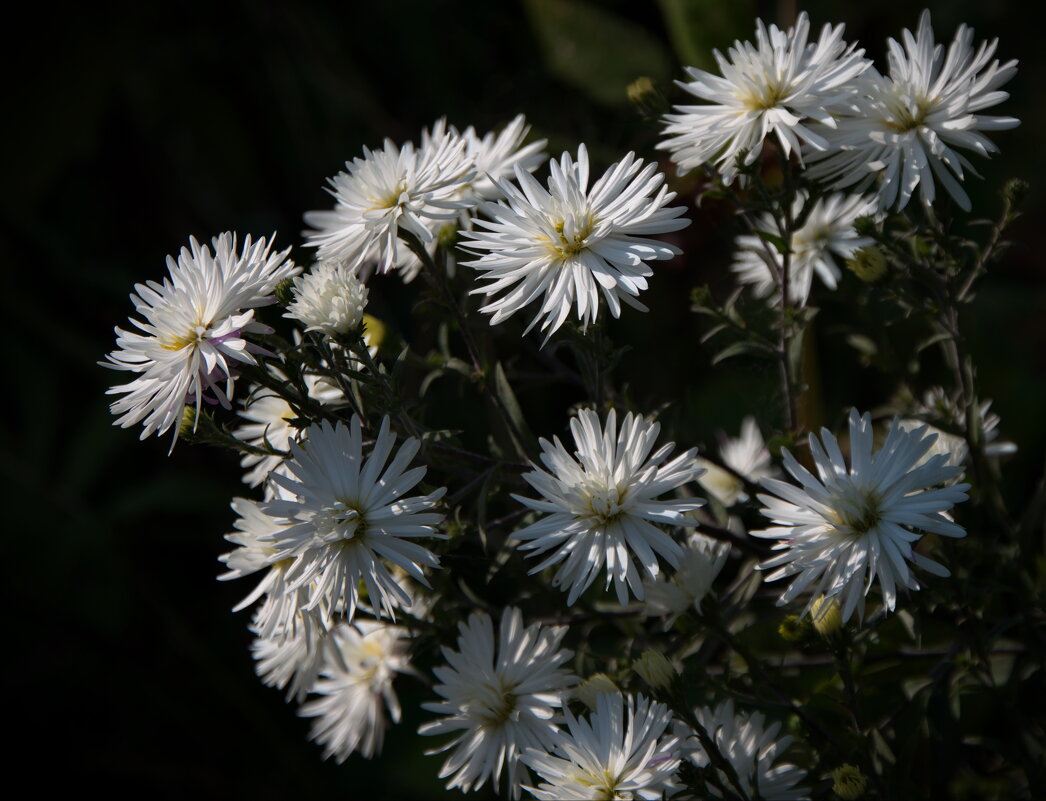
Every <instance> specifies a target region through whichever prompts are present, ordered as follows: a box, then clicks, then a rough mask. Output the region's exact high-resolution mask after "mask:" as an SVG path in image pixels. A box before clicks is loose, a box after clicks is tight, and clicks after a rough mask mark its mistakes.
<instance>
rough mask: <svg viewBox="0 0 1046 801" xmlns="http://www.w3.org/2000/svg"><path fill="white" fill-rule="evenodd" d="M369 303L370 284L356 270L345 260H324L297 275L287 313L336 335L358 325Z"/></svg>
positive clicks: (307, 327)
mask: <svg viewBox="0 0 1046 801" xmlns="http://www.w3.org/2000/svg"><path fill="white" fill-rule="evenodd" d="M366 306H367V287H366V286H364V285H363V282H362V281H360V279H359V278H357V277H356V273H355V271H354V270H353V269H352V268H350V267H349V266H348V265H347V264H345V263H344V262H332V261H324V262H320V263H319V264H317V265H315V266H314V267H313V268H312V269H311V270H310V271H309V272H308V273H306V274H304V275H299V276H298V277H297V278H295V279H294V300H293V301H292V302H291V304H290V305H289V306H288V307H287V313H286V314H285V315H283V316H284V317H288V318H290V319H293V320H298V321H300V322H301V323H303V324H304V325H305V330H306V331H322V332H323V333H325V334H326V335H327V336H331V337H333V336H336V335H337V334H344V333H346V332H347V331H351V330H353V329H354V328H356V327H357V326H358V325H359V324H360V322H361V321H362V320H363V310H364V308H365V307H366Z"/></svg>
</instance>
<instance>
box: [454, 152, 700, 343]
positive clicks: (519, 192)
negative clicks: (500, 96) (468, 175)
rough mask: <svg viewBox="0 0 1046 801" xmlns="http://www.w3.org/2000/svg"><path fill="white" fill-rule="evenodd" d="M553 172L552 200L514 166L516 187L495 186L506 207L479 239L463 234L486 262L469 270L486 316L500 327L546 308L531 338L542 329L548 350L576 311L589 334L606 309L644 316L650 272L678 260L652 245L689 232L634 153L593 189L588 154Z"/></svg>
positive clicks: (565, 159) (479, 224)
mask: <svg viewBox="0 0 1046 801" xmlns="http://www.w3.org/2000/svg"><path fill="white" fill-rule="evenodd" d="M550 165H551V171H552V175H551V177H550V178H549V182H548V189H547V190H546V189H545V188H544V187H542V186H541V184H539V183H538V182H537V181H536V180H535V179H534V178H533V177H532V176H531V175H530V174H529V173H528V172H527V171H526V170H525V169H521V168H520V166H519V165H517V166H516V167H515V173H516V182H517V183H518V184H519V186H518V187H517V186H515V185H514V184H510V183H508V182H506V181H498V182H497V185H498V188H499V189H500V191H501V193H502V194H503V195H504V198H505V199H504V200H501V201H498V202H497V203H485V204H482V205H481V206H480V211H481V212H482V213H483V214H484V215H485V217H486V218H488V219H482V218H480V219H475V220H474V221H473V223H474V226H475V228H476V229H477V230H474V231H462V235H463V236H464V237H465V238H466V239H467V240H468V242H467V243H466V244H465V248H466V249H467V250H471V251H474V252H476V253H480V254H482V255H481V256H480V258H478V259H476V260H474V261H470V262H464V263H465V264H466V265H467V266H470V267H472V268H473V269H475V270H478V271H479V272H480V273H482V275H481V276H480V280H482V281H485V282H487V283H486V284H484V285H483V286H481V287H479V288H477V289H474V290H472V292H473V293H481V294H484V295H486V296H487V297H488V298H492V300H491V301H490V302H489V303H487V304H486V305H485V306H483V307H481V308H480V311H482V312H484V313H487V314H490V315H492V316H491V319H490V323H491V325H496V324H497V323H500V322H501V321H502V320H505V319H507V318H509V317H511V316H512V315H513V314H515V313H516V312H518V311H521V310H522V309H523V308H525V307H526V306H529V305H531V304H532V303H537V304H540V305H539V308H538V312H537V314H536V315H535V316H534V317H533V318H532V319H531V321H530V325H529V326H528V327H527V331H529V330H530V329H531V328H533V327H534V326H535V325H536V324H537V323H538V322H539V321H540V322H541V330H542V331H545V332H546V337H545V338H546V340H547V339H548V337H549V336H551V335H552V333H553V332H555V331H556V330H557V329H558V328H559V327H560V326H561V325H563V323H564V322H565V321H566V319H567V317H569V316H570V313H571V310H572V309H574V308H575V306H576V309H577V318H578V320H580V321H581V322H582V324H583V325H585V326H587V325H588V324H589V323H592V322H595V320H596V318H597V316H598V314H599V305H600V300H601V299H602V300H603V301H605V302H606V304H607V307H608V308H609V310H610V313H611V314H612V315H613V316H614V317H618V316H620V314H621V304H622V302H624V303H626V304H628V305H630V306H633V307H635V308H638V309H642V310H644V311H645V310H646V307H645V306H643V305H642V304H641V303H640V302H639V301H638V300H636V297H637V296H638V295H639V293H640V292H641V291H642V290H644V289H646V287H647V281H646V279H647V278H648V277H650V276H651V275H652V274H653V270H652V269H651V268H650V267H649V266H648V265H647V262H648V261H652V260H659V259H670V258H672V257H673V256H676V255H679V253H680V250H679V249H678V248H677V247H675V246H674V245H668V244H665V243H663V242H658V241H656V240H653V239H648V238H647V237H648V236H649V235H651V234H663V233H668V232H669V231H678V230H679V229H681V228H685V227H686V226H687V225H689V224H690V221H689V220H687V219H683V218H681V216H680V215H682V214H683V212H684V211H685V209H684V208H683V207H682V206H674V207H669V206H668V204H669V203H670V202H671V201H672V199H673V198H675V193H674V192H669V191H668V190H667V188H666V187H665V186H664V185H663V184H664V175H662V174H661V173H659V172H657V165H656V164H648V165H646V166H645V167H644V166H643V162H642V160H641V159H637V158H636V157H635V155H634V154H632V153H629V154H628V155H626V156H625V157H624V158H623V159H622V160H621V161H619V162H618V163H617V164H614V165H612V166H611V167H610V169H609V170H608V171H607V172H606V173H605V174H604V175H603V176H602V177H601V178H599V179H598V180H597V181H596V182H595V183H594V184H593V185H592V187H591V188H589V185H588V184H589V165H588V151H587V150H586V148H585V146H584V145H580V146H579V147H578V156H577V161H574V159H573V158H571V156H570V154H569V153H564V154H563V156H562V158H560V160H559V161H558V162H557V161H555V160H553V161H551V162H550ZM652 193H656V194H654V195H653V197H651V194H652ZM499 293H503V294H500V295H499ZM495 296H497V297H495Z"/></svg>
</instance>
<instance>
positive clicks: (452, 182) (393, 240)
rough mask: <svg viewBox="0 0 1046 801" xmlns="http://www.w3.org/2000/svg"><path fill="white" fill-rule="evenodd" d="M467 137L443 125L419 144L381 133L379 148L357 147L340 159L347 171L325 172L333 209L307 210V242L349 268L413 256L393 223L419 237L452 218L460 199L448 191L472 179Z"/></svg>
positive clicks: (427, 238) (385, 266)
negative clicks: (357, 152)
mask: <svg viewBox="0 0 1046 801" xmlns="http://www.w3.org/2000/svg"><path fill="white" fill-rule="evenodd" d="M464 150H465V142H464V140H462V138H461V137H460V136H458V135H456V134H454V133H452V132H450V131H447V130H446V129H444V128H438V129H434V131H433V133H432V134H430V135H427V136H426V138H425V144H424V146H423V147H421V148H415V147H414V145H413V143H410V142H408V143H407V144H405V145H403V147H397V146H396V145H395V144H394V143H393V142H392V140H389V139H386V140H385V145H384V147H383V148H382V149H381V150H370V149H368V148H364V149H363V158H359V157H357V158H356V159H354V160H353V162H352V163H351V164H350V163H348V162H346V163H345V170H346V171H345V172H340V173H338V174H337V175H335V176H334V177H333V178H331V179H330V181H329V183H330V190H329V191H330V193H331V194H332V195H333V196H334V199H335V206H334V209H333V210H332V211H310V212H308V213H306V215H305V222H306V223H307V224H309V225H311V226H312V227H313V230H311V231H307V232H306V233H305V236H306V240H307V241H306V244H308V245H312V246H313V247H316V248H319V258H320V260H323V261H338V262H346V263H347V264H348V265H349V266H351V267H353V268H357V267H359V266H360V265H361V264H363V263H364V262H374V263H376V265H377V270H378V272H381V273H386V272H389V271H391V270H393V269H395V268H396V267H399V266H404V265H407V264H410V263H412V262H413V261H414V260H415V257H414V256H413V254H412V253H411V252H410V250H409V248H407V247H406V246H405V245H404V244H403V243H400V242H398V239H397V237H398V234H399V229H400V228H401V227H402V228H403V229H404V230H406V231H410V232H411V233H412V234H414V235H415V236H416V237H418V239H419V240H421V242H422V243H423V244H428V243H431V242H433V241H434V240H435V238H436V233H435V229H436V227H437V226H438V224H439V223H438V221H440V220H453V219H455V218H457V216H458V214H459V211H460V209H462V208H463V207H464V206H465V205H467V204H465V203H464V202H462V201H460V200H455V199H454V196H455V195H456V194H457V193H459V192H460V190H461V187H462V185H463V184H466V183H468V182H469V181H470V180H471V179H472V170H471V166H470V162H469V160H468V159H466V158H465V155H464Z"/></svg>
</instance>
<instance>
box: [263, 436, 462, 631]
mask: <svg viewBox="0 0 1046 801" xmlns="http://www.w3.org/2000/svg"><path fill="white" fill-rule="evenodd" d="M306 433H307V435H306V438H305V440H304V442H302V443H297V442H293V441H292V442H291V443H290V450H291V458H290V460H288V461H287V463H286V471H287V474H286V475H281V474H279V473H276V474H273V475H272V480H273V481H274V482H275V483H276V484H277V485H278V486H279V487H280V488H281V490H282V493H281V497H278V498H275V499H273V500H270V501H267V502H265V503H263V504H261V505H260V506H261V509H262V510H263V511H264V512H265V513H266V514H267V515H269V516H271V517H273V518H276V519H278V520H282V521H284V522H285V523H286V526H285V527H284V528H281V529H280V530H279V531H278V532H276V533H274V534H273V535H272V536H271V538H269V540H268V541H269V542H270V543H271V545H272V547H273V549H274V554H273V556H272V561H273V562H279V561H282V560H292V561H291V562H290V565H289V566H288V567H287V581H288V589H289V590H295V589H298V588H301V587H308V588H309V600H308V602H307V603H306V604H305V606H304V608H305V609H306V610H309V609H313V608H316V607H325V608H330V609H335V608H337V609H340V610H342V611H343V613H344V614H345V616H346V617H347V619H348V620H349V621H350V622H351V620H352V618H353V615H354V614H355V612H356V607H357V605H358V604H359V602H360V598H359V592H360V582H362V583H363V586H364V587H365V588H366V592H367V597H368V600H369V603H370V605H371V607H372V608H373V611H374V613H375V614H378V615H388V616H392V615H393V610H394V608H395V607H397V606H400V607H407V606H410V604H411V598H410V595H409V594H408V593H407V590H406V589H404V587H402V586H401V585H400V583H399V582H398V581H397V579H396V577H395V576H394V575H393V573H392V572H390V565H392V566H398V567H400V568H402V569H403V570H404V571H405V572H406V574H407V575H409V576H410V577H411V578H413V579H414V580H415V581H419V582H421V583H422V584H424V585H425V586H428V582H427V580H426V578H425V575H424V573H423V568H434V567H438V566H439V559H438V558H437V557H436V556H435V555H434V554H433V553H432V552H431V551H429V550H428V549H427V548H425V547H423V546H421V545H419V544H417V543H416V542H413V540H415V539H417V538H420V537H435V538H439V539H446V535H445V534H438V533H436V531H435V529H434V526H435V525H436V524H438V523H439V522H440V521H441V520H442V519H443V515H442V514H439V513H437V512H433V511H428V510H431V509H432V508H433V507H434V506H435V505H436V502H437V501H438V500H439V499H440V498H441V497H442V496H443V493H444V492H445V490H444V489H442V488H441V489H438V490H436V491H435V492H432V493H429V494H428V495H418V496H413V497H409V498H405V497H403V496H404V495H405V494H406V493H407V492H408V491H409V490H410V489H412V488H413V487H414V486H415V485H416V484H417V483H418V482H419V481H420V480H421V478H422V476H423V475H424V474H425V468H424V467H415V468H413V469H410V470H407V469H406V467H407V465H408V464H409V463H410V461H411V459H413V458H414V456H415V454H416V453H417V452H418V448H419V447H420V444H419V442H418V441H417V440H416V439H413V438H410V439H407V440H406V441H405V442H404V443H403V445H402V447H400V449H399V451H398V452H397V453H396V455H395V456H394V457H393V458H392V461H391V462H388V460H389V456H390V455H392V452H393V447H394V445H395V443H396V436H395V435H394V434H393V433H392V432H391V431H390V427H389V419H388V418H387V417H386V418H385V419H384V420H383V421H382V424H381V429H380V431H379V432H378V434H377V437H376V438H375V440H374V445H373V449H372V451H371V454H370V456H369V457H367V458H364V455H363V432H362V426H361V424H360V420H359V418H358V417H357V416H355V415H353V418H352V422H351V424H350V425H349V426H345V425H343V424H338V425H337V426H332V425H331V424H330V423H326V422H324V423H321V424H319V425H313V426H311V427H310V428H309V429H308V430H307V432H306ZM386 462H388V464H387V465H386Z"/></svg>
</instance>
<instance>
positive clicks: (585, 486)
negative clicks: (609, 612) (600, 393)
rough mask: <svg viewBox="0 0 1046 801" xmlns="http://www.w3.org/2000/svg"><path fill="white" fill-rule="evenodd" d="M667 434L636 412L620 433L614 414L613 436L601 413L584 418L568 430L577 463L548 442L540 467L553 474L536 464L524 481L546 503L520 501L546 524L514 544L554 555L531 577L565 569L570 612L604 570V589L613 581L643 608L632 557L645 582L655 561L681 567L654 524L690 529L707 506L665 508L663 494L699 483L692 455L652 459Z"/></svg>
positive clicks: (562, 583)
mask: <svg viewBox="0 0 1046 801" xmlns="http://www.w3.org/2000/svg"><path fill="white" fill-rule="evenodd" d="M660 430H661V426H660V425H659V424H658V423H653V422H648V421H647V420H645V419H644V418H643V417H642V416H640V415H633V414H632V413H631V412H629V413H628V414H626V415H625V417H624V419H623V420H622V421H621V430H620V431H618V428H617V413H616V411H615V410H613V409H611V410H610V413H609V414H608V415H607V424H606V428H605V429H603V428H602V427H601V426H600V423H599V417H598V416H597V415H596V413H595V412H594V411H591V410H588V409H585V410H582V411H581V412H579V413H578V416H577V417H575V418H574V419H572V420H571V421H570V431H571V433H572V434H573V435H574V442H575V444H576V446H577V451H576V453H575V456H571V455H570V454H569V453H568V452H567V450H566V448H564V447H563V444H562V443H561V442H560V441H559V437H555V438H554V443H550V442H549V441H548V440H546V439H542V440H541V461H542V462H543V463H544V465H545V467H547V468H548V469H549V470H550V471H551V473H547V472H545V471H544V470H542V469H541V468H539V467H538V466H537V465H532V466H533V467H534V470H533V471H532V472H530V473H526V474H525V475H524V476H523V478H525V479H526V481H527V483H528V484H530V486H532V487H533V488H534V489H535V490H536V491H537V492H538V493H539V494H540V495H541V496H542V498H541V499H540V500H532V499H530V498H522V497H520V496H518V495H513V497H514V498H515V499H516V500H518V501H519V502H520V503H522V504H524V505H525V506H527V507H529V508H530V509H533V510H535V511H537V512H544V513H546V516H545V517H543V518H541V519H540V520H538V521H537V522H536V523H533V524H531V525H529V526H527V527H526V528H523V529H520V530H519V531H517V532H515V533H514V534H513V535H512V538H513V539H517V540H522V541H523V543H524V544H523V545H520V546H519V548H520V550H523V551H528V550H532V551H535V553H536V554H542V553H545V552H546V551H552V554H551V555H550V556H549V557H548V558H547V559H545V560H544V561H543V562H541V563H540V564H539V565H537V567H535V568H533V569H532V570H531V571H530V572H531V573H536V572H538V571H541V570H544V569H545V568H546V567H549V566H550V565H555V564H559V563H561V562H562V563H563V564H562V566H561V567H560V568H559V571H558V572H557V573H556V576H555V579H554V581H553V584H555V586H557V587H560V588H569V595H568V596H567V604H568V605H572V604H573V603H574V601H576V600H577V599H578V596H580V595H581V593H583V592H584V591H585V590H586V589H587V588H588V587H589V586H590V585H591V584H592V582H593V581H595V579H596V575H597V574H598V573H599V572H601V571H602V570H603V565H604V564H606V586H607V587H609V586H610V582H611V581H613V582H614V590H615V591H616V593H617V598H618V601H619V602H620V603H622V604H624V603H626V602H627V599H628V589H627V588H631V590H632V592H633V593H634V594H635V596H636V598H638V599H640V600H642V599H643V584H642V582H641V580H640V573H639V571H637V570H636V566H635V564H634V562H633V558H637V559H638V560H639V563H640V566H641V567H642V569H643V575H645V576H647V577H648V578H656V577H657V575H658V572H659V567H658V561H657V555H660V556H661V557H662V558H664V559H665V561H667V562H668V563H669V564H670V565H671V566H672V567H678V566H679V560H680V558H681V557H682V556H683V549H682V548H680V547H679V544H678V543H677V542H676V541H675V540H673V539H672V537H671V536H669V535H668V534H666V533H665V532H664V531H662V530H661V529H659V528H657V527H656V526H654V525H652V524H651V521H652V522H654V523H665V524H668V525H673V526H692V525H695V524H696V522H697V521H695V520H694V519H693V518H690V517H688V516H687V514H686V513H687V512H689V511H691V510H692V509H697V508H699V507H700V506H702V505H703V504H704V501H703V500H702V499H700V498H691V499H689V500H676V501H662V500H657V497H658V496H659V495H662V494H664V493H666V492H669V491H671V490H674V489H676V488H677V487H681V486H682V485H684V484H686V483H687V482H689V481H693V480H694V479H695V478H696V477H697V476H698V475H699V474H700V472H701V468H700V467H699V466H698V464H697V462H696V460H695V459H694V456H695V453H696V451H695V450H694V449H691V450H688V451H686V452H685V453H683V454H680V455H679V456H677V457H676V458H675V459H672V460H671V461H669V462H666V461H665V460H666V459H667V458H668V455H669V454H670V453H671V452H672V449H673V448H674V447H675V443H672V442H670V443H668V444H667V445H664V446H663V447H661V448H659V449H658V450H657V451H656V452H655V453H653V454H651V452H650V451H651V449H652V448H653V447H654V442H655V440H656V439H657V435H658V432H659V431H660Z"/></svg>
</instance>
